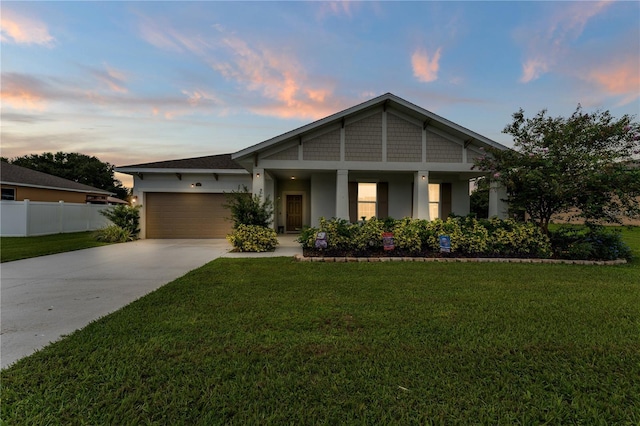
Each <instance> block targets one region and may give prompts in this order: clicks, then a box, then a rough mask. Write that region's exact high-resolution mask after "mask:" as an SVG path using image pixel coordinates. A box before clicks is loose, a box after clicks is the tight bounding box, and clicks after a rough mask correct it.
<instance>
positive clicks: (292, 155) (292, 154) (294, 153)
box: [265, 146, 298, 160]
mask: <svg viewBox="0 0 640 426" xmlns="http://www.w3.org/2000/svg"><path fill="white" fill-rule="evenodd" d="M265 158H267V159H269V160H297V159H298V147H297V146H292V147H291V148H287V149H284V150H282V151H280V152H276V153H275V154H271V155H269V156H268V157H265Z"/></svg>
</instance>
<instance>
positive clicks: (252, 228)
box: [227, 224, 278, 252]
mask: <svg viewBox="0 0 640 426" xmlns="http://www.w3.org/2000/svg"><path fill="white" fill-rule="evenodd" d="M227 241H229V242H230V243H231V245H232V246H233V247H234V249H235V251H242V252H264V251H273V250H275V248H276V246H277V245H278V236H277V234H276V231H274V230H273V229H271V228H267V227H264V226H258V225H243V224H239V225H238V226H237V227H236V228H235V229H234V230H233V233H232V234H231V235H227Z"/></svg>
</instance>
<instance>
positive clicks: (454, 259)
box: [295, 254, 627, 265]
mask: <svg viewBox="0 0 640 426" xmlns="http://www.w3.org/2000/svg"><path fill="white" fill-rule="evenodd" d="M295 259H296V260H297V261H299V262H336V263H348V262H351V263H355V262H363V263H364V262H374V263H375V262H441V263H547V264H552V263H557V264H566V265H624V264H626V263H627V260H626V259H616V260H571V259H519V258H503V257H305V256H303V255H301V254H296V255H295Z"/></svg>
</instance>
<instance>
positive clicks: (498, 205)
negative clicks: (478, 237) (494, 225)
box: [489, 182, 508, 219]
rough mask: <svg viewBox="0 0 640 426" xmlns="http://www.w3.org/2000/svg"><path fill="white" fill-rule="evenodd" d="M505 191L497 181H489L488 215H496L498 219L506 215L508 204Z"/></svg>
mask: <svg viewBox="0 0 640 426" xmlns="http://www.w3.org/2000/svg"><path fill="white" fill-rule="evenodd" d="M506 198H507V191H506V190H505V188H504V187H503V186H500V185H498V183H497V182H491V186H490V188H489V217H493V216H497V217H498V218H499V219H505V218H506V217H507V212H508V205H507V203H506V202H505V201H503V200H505V199H506Z"/></svg>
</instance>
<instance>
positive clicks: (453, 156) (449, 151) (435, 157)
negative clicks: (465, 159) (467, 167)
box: [427, 130, 462, 163]
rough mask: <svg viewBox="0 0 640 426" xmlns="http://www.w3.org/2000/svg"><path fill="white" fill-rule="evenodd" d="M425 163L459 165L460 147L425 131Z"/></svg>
mask: <svg viewBox="0 0 640 426" xmlns="http://www.w3.org/2000/svg"><path fill="white" fill-rule="evenodd" d="M427 161H428V162H433V163H461V162H462V146H461V145H457V144H456V143H454V142H451V141H450V140H447V139H446V138H444V137H442V136H440V135H437V134H435V133H433V132H430V131H428V130H427Z"/></svg>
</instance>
